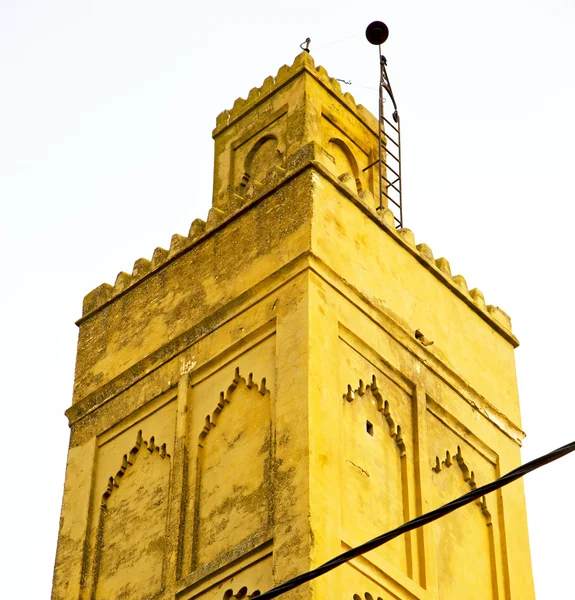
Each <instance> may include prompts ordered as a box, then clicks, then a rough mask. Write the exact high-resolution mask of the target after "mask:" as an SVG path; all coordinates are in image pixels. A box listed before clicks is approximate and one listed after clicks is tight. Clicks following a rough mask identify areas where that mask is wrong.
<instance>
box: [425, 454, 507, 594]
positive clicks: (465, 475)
mask: <svg viewBox="0 0 575 600" xmlns="http://www.w3.org/2000/svg"><path fill="white" fill-rule="evenodd" d="M451 467H457V469H456V470H455V471H454V470H452V469H451ZM431 470H432V472H434V473H435V474H436V476H438V475H439V474H440V473H442V472H443V471H446V470H447V471H449V472H451V473H453V474H454V476H456V477H457V473H459V477H460V478H461V480H462V481H463V482H464V483H465V484H466V485H467V487H468V488H469V490H474V489H476V488H477V482H476V480H475V473H474V471H473V470H472V469H471V468H470V466H469V463H468V461H467V460H466V459H465V457H464V455H463V451H462V449H461V446H458V447H457V452H455V453H453V454H452V453H451V452H449V451H448V450H447V451H446V452H445V457H444V458H440V457H439V456H436V457H435V464H434V465H433V466H432V468H431ZM444 488H445V486H442V489H444ZM447 489H450V488H447ZM451 489H453V488H451ZM456 497H457V494H456V495H454V496H453V497H447V498H443V499H442V503H444V502H447V501H449V500H454V499H455V498H456ZM475 504H476V506H477V507H478V508H479V514H478V516H477V517H476V518H480V519H482V520H483V521H484V523H485V525H486V530H484V531H486V532H487V540H486V541H487V547H488V550H487V552H485V551H484V552H481V550H480V546H479V544H480V541H481V540H480V539H478V538H477V536H474V535H469V532H467V534H466V530H464V529H463V527H462V525H463V524H464V525H465V526H467V527H469V526H470V523H471V522H472V521H473V516H472V515H471V513H467V514H466V513H465V509H466V508H472V507H462V509H459V510H458V511H455V513H452V514H451V515H447V516H446V517H444V519H442V520H440V521H438V522H437V525H436V531H438V532H439V538H440V540H441V543H440V544H439V546H441V547H442V550H441V551H440V552H439V558H438V568H440V569H442V570H443V569H444V570H446V572H449V571H450V570H451V569H452V568H450V567H451V565H452V564H453V561H455V562H457V561H458V560H463V558H462V557H460V556H457V555H454V553H453V548H451V547H450V542H452V541H453V540H458V541H460V540H462V538H463V543H464V544H465V542H466V541H467V545H468V551H469V552H471V551H472V550H473V553H474V555H476V556H477V557H478V558H477V559H476V560H475V561H474V562H472V563H471V564H470V565H469V566H468V568H467V569H466V570H464V571H459V570H457V571H456V575H455V577H454V578H461V581H460V582H459V585H460V586H463V585H466V584H469V582H472V581H476V580H482V584H481V587H480V588H478V587H477V586H474V587H473V593H474V594H476V595H471V592H470V595H469V598H481V599H483V598H487V597H489V596H488V594H489V592H490V593H491V596H490V597H491V598H493V599H494V600H497V599H498V598H499V586H498V577H497V559H496V545H495V532H494V529H493V521H492V515H491V512H490V510H489V508H488V505H487V499H486V497H485V496H483V497H482V498H481V499H480V500H477V502H475ZM472 509H473V508H472ZM473 510H476V509H473ZM476 514H477V513H476ZM479 515H480V516H479ZM470 517H471V518H470ZM451 528H453V529H454V530H455V531H456V532H457V535H456V536H454V535H453V533H450V530H451ZM444 538H445V540H444ZM465 538H468V539H467V540H466V539H465ZM484 543H485V542H484ZM462 552H465V549H464V550H459V553H462ZM444 553H445V555H447V557H448V558H447V560H445V558H444V557H443V558H442V556H443V555H444ZM465 553H466V554H467V553H468V552H465ZM486 554H487V555H486ZM479 558H481V559H484V560H485V559H487V561H488V565H484V566H483V567H481V565H480V564H479V563H480V560H479ZM481 569H483V570H481ZM474 570H475V571H477V573H476V574H474ZM483 571H487V572H488V573H489V575H488V578H487V579H488V580H489V579H490V582H488V583H487V585H486V581H485V577H484V576H483V575H482V573H483ZM474 575H475V577H474ZM489 583H490V585H489ZM456 587H457V586H456ZM469 588H470V589H472V586H471V585H469ZM489 588H490V589H489ZM487 589H489V592H487Z"/></svg>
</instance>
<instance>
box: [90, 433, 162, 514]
mask: <svg viewBox="0 0 575 600" xmlns="http://www.w3.org/2000/svg"><path fill="white" fill-rule="evenodd" d="M142 444H143V445H144V448H145V449H146V450H147V451H148V452H150V453H152V454H153V453H154V452H157V453H158V454H159V455H160V457H161V458H166V457H167V458H170V455H169V454H168V453H167V452H166V444H162V445H161V446H156V442H155V438H154V436H152V437H151V438H150V440H149V441H145V440H143V439H142V430H141V429H140V430H139V431H138V435H137V436H136V442H135V443H134V446H133V447H132V449H131V450H130V452H129V453H128V454H124V457H123V458H122V464H121V465H120V468H119V470H118V472H117V473H116V475H115V476H113V477H110V478H109V479H108V485H107V487H106V490H105V491H104V493H103V494H102V508H103V509H106V508H107V506H108V498H109V497H110V496H111V495H112V493H113V491H114V490H115V489H116V488H118V487H119V485H120V481H121V480H122V477H124V474H125V473H126V471H127V470H128V469H129V468H130V467H133V466H134V462H135V460H136V457H137V455H138V452H139V451H140V448H141V447H142Z"/></svg>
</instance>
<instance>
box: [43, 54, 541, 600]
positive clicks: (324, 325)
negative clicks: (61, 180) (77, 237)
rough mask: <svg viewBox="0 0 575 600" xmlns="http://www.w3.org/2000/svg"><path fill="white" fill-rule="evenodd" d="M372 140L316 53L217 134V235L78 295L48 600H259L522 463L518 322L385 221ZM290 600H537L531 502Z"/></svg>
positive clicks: (472, 516)
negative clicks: (80, 307)
mask: <svg viewBox="0 0 575 600" xmlns="http://www.w3.org/2000/svg"><path fill="white" fill-rule="evenodd" d="M376 131H377V121H376V119H374V117H373V116H372V115H370V114H369V113H368V112H367V111H366V110H365V109H364V108H363V107H360V106H356V104H355V102H354V101H353V98H351V96H349V94H345V95H343V94H342V93H341V90H340V89H339V85H338V84H337V82H336V81H335V80H333V79H330V78H329V76H328V75H327V73H326V72H325V70H324V69H322V68H321V67H319V68H316V67H315V65H314V63H313V60H312V59H311V57H310V56H309V55H308V54H307V53H303V54H301V55H300V56H298V57H297V58H296V61H295V62H294V64H293V65H292V66H291V67H282V69H280V71H279V73H278V74H277V76H276V77H275V78H268V79H267V80H266V81H265V82H264V84H263V86H262V87H261V88H254V89H253V90H252V91H251V92H250V93H249V95H248V98H247V100H242V99H239V100H238V101H237V102H236V104H235V105H234V107H233V108H232V109H231V111H224V112H223V113H222V114H221V115H219V117H218V119H217V123H216V129H215V130H214V140H215V145H216V153H215V170H214V198H213V208H212V210H211V211H210V214H209V216H208V219H207V222H205V223H204V222H203V221H199V220H196V221H194V223H193V224H192V226H191V228H190V233H189V235H188V236H187V237H184V236H178V235H176V236H174V237H173V239H172V244H171V246H170V248H169V249H168V250H164V249H161V248H158V249H156V251H155V252H154V255H153V257H152V259H151V260H149V261H148V260H146V259H139V260H138V261H136V263H135V265H134V269H133V272H132V273H131V274H128V273H123V272H122V273H120V274H119V275H118V278H117V279H116V282H115V284H114V285H113V286H111V285H107V284H104V285H102V286H100V287H99V288H97V289H96V290H94V291H93V292H91V293H90V294H88V296H86V298H85V300H84V311H83V315H82V317H81V319H80V320H79V322H78V324H79V327H80V336H79V343H78V355H77V363H76V379H75V386H74V396H73V402H72V406H71V407H70V408H69V409H68V411H67V416H68V418H69V420H70V425H71V439H70V451H69V456H68V466H67V472H66V484H65V490H64V498H63V507H62V518H61V526H60V537H59V544H58V552H57V556H56V566H55V572H54V586H53V594H52V598H53V599H54V600H72V599H74V600H75V599H78V598H81V599H85V600H88V599H90V600H95V599H98V600H100V599H101V600H104V599H106V600H109V599H110V598H125V599H128V598H129V599H134V600H138V599H140V600H144V599H148V598H162V599H168V598H178V599H179V600H189V599H192V598H194V599H202V600H220V599H222V600H223V599H224V598H234V597H249V596H250V595H253V594H254V593H255V592H256V590H260V591H261V592H263V591H264V590H266V589H268V588H270V587H272V586H274V585H276V584H278V583H280V582H282V581H285V580H286V579H288V578H290V577H293V576H295V575H297V574H298V573H301V572H304V571H307V570H308V569H310V568H312V567H314V566H317V565H319V564H320V563H322V562H324V561H325V560H327V559H329V558H331V557H333V556H334V555H336V554H338V553H340V552H341V551H343V550H345V549H347V548H349V547H351V546H355V545H357V544H359V543H361V542H363V541H366V539H368V538H370V537H373V536H375V535H377V534H379V533H382V532H383V531H385V530H388V529H390V528H392V527H394V526H397V525H399V524H401V523H402V522H404V521H406V520H408V519H411V518H413V517H415V516H416V515H418V514H422V513H423V512H426V511H428V510H430V509H432V508H435V507H436V506H439V505H440V504H442V503H444V502H447V501H449V500H451V499H453V498H454V497H456V496H458V495H461V494H463V493H465V492H466V491H468V490H469V489H470V488H472V487H474V486H478V485H481V484H483V483H486V482H488V481H491V480H492V479H494V478H496V477H498V476H499V475H500V474H502V473H504V472H506V471H508V470H510V469H511V468H513V467H515V466H517V465H518V464H519V463H520V444H521V440H522V439H523V437H524V434H523V432H522V431H521V425H520V415H519V401H518V395H517V385H516V380H515V367H514V358H513V351H514V348H515V347H516V345H517V341H516V339H515V337H514V336H513V334H512V332H511V325H510V322H509V319H508V317H507V315H506V314H505V313H504V312H503V311H501V310H500V309H498V308H496V307H493V306H487V305H486V304H485V301H484V300H483V295H482V294H481V292H479V291H478V290H472V291H469V290H467V287H466V284H465V280H464V279H463V278H462V277H460V276H455V277H452V275H451V273H450V272H449V264H448V263H447V261H445V259H439V260H437V261H436V260H435V259H434V257H433V255H432V253H431V250H430V249H429V248H428V247H427V246H426V245H424V244H423V245H422V244H420V245H416V244H415V242H414V239H413V234H412V233H411V232H410V231H409V230H400V231H396V230H395V228H394V226H393V215H392V214H391V212H390V211H389V210H387V209H386V210H383V211H379V212H378V211H377V210H376V209H377V206H378V201H377V200H376V199H375V197H376V196H377V185H376V181H375V179H374V173H373V171H374V169H367V170H366V171H365V172H364V169H366V167H368V165H369V164H370V163H371V162H373V160H374V157H375V156H377V138H376V133H375V132H376ZM416 330H417V331H419V332H421V333H422V334H423V335H424V338H421V336H420V335H419V334H418V336H416V334H415V332H416ZM429 342H433V344H429ZM288 597H289V598H293V599H295V598H301V599H304V598H317V599H328V598H342V599H349V600H352V599H353V600H357V599H360V600H370V598H371V599H376V598H381V599H385V600H387V599H391V598H394V599H401V600H403V599H415V598H417V599H421V600H423V599H432V598H438V599H439V598H441V599H442V600H450V599H453V600H459V599H461V598H470V599H491V598H493V599H517V600H519V599H521V600H525V599H529V598H533V597H534V592H533V583H532V580H531V566H530V557H529V542H528V537H527V527H526V518H525V503H524V496H523V488H522V485H521V483H520V482H518V483H516V484H513V485H511V486H509V487H507V488H505V489H504V490H503V491H501V492H500V493H497V494H492V495H490V496H489V497H487V498H485V499H484V501H482V502H480V503H478V504H477V505H471V506H468V507H466V508H465V509H462V510H461V511H460V512H457V513H454V514H452V515H450V516H449V517H447V518H445V519H443V520H441V521H439V522H437V523H435V524H432V525H430V526H427V527H426V528H424V529H421V530H418V531H415V532H412V533H411V534H409V535H407V536H404V537H402V538H398V539H396V540H394V541H393V542H391V543H390V544H389V545H386V546H384V547H382V548H380V549H377V550H374V551H373V552H370V553H369V554H367V555H365V556H363V557H362V558H360V559H356V560H353V561H351V562H350V563H349V564H347V565H345V566H343V567H340V568H339V569H336V570H335V571H332V572H330V573H329V574H327V575H325V576H323V577H321V578H319V579H317V580H315V581H314V582H312V583H310V584H307V585H305V586H301V587H300V588H298V589H297V590H294V591H293V592H291V593H290V594H288V595H286V598H288Z"/></svg>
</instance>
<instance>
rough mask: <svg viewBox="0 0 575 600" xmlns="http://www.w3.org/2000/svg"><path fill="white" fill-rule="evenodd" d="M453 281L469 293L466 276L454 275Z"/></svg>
mask: <svg viewBox="0 0 575 600" xmlns="http://www.w3.org/2000/svg"><path fill="white" fill-rule="evenodd" d="M453 283H454V284H455V285H456V286H457V287H458V288H459V289H460V290H461V291H462V292H465V293H466V294H469V288H468V287H467V281H465V277H463V275H455V277H453Z"/></svg>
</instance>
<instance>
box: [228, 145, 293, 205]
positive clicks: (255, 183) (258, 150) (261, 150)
mask: <svg viewBox="0 0 575 600" xmlns="http://www.w3.org/2000/svg"><path fill="white" fill-rule="evenodd" d="M284 156H285V149H282V148H281V147H280V143H279V140H278V138H277V136H275V135H274V134H271V133H270V134H266V135H264V136H262V137H261V138H259V139H258V140H257V141H256V142H255V144H254V145H253V146H252V147H251V149H250V151H249V152H248V154H247V155H246V158H245V160H244V170H243V175H242V177H241V180H240V184H239V187H238V193H239V194H240V196H246V197H250V196H252V195H253V194H254V192H256V191H257V190H258V189H259V187H261V186H262V184H263V182H264V180H265V178H266V175H267V174H268V173H269V172H270V171H271V169H273V168H274V167H279V168H281V166H282V164H283V159H284Z"/></svg>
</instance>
